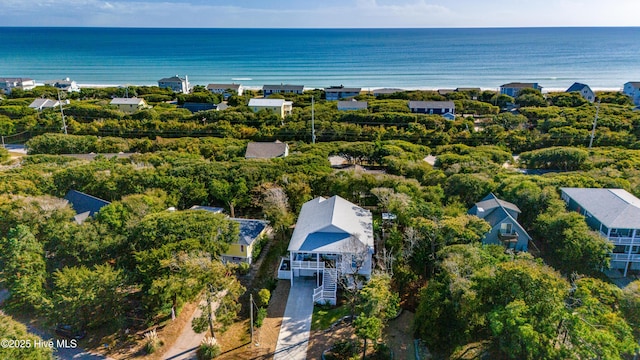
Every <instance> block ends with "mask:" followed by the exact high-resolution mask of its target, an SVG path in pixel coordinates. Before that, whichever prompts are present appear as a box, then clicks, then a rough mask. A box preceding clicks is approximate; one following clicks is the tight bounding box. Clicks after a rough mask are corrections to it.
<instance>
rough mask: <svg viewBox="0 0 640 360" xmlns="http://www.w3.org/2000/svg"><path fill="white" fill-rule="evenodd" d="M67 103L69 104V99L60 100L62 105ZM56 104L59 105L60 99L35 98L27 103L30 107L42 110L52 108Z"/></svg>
mask: <svg viewBox="0 0 640 360" xmlns="http://www.w3.org/2000/svg"><path fill="white" fill-rule="evenodd" d="M68 104H69V100H64V101H62V105H68ZM57 106H60V101H58V100H51V99H35V100H33V102H31V104H29V107H30V108H32V109H36V110H38V111H42V110H44V109H52V108H55V107H57Z"/></svg>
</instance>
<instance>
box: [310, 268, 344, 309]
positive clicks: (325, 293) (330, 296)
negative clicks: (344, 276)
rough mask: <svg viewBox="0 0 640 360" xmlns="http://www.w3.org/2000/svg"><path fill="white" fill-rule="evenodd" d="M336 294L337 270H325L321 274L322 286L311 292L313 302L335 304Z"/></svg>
mask: <svg viewBox="0 0 640 360" xmlns="http://www.w3.org/2000/svg"><path fill="white" fill-rule="evenodd" d="M337 292H338V270H337V269H336V268H325V269H324V271H323V272H322V285H321V286H319V287H317V288H315V289H314V290H313V302H316V303H327V302H328V303H330V304H331V305H335V304H336V300H337Z"/></svg>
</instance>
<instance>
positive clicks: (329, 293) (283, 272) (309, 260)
mask: <svg viewBox="0 0 640 360" xmlns="http://www.w3.org/2000/svg"><path fill="white" fill-rule="evenodd" d="M348 271H349V269H345V268H344V266H343V262H342V255H341V254H325V253H302V252H292V253H291V254H290V256H289V258H284V257H283V258H282V259H281V260H280V267H279V268H278V278H279V279H287V280H290V281H291V286H294V284H295V282H296V280H295V279H296V278H309V277H313V278H314V279H315V281H316V287H315V288H314V290H313V301H314V302H315V303H329V304H333V305H335V304H336V301H337V290H338V279H339V277H340V276H341V275H342V274H343V273H345V272H348Z"/></svg>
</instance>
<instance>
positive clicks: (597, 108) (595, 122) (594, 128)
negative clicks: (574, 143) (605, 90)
mask: <svg viewBox="0 0 640 360" xmlns="http://www.w3.org/2000/svg"><path fill="white" fill-rule="evenodd" d="M599 111H600V99H598V104H597V105H596V118H595V119H593V129H591V140H589V149H591V146H592V145H593V138H594V137H596V125H597V124H598V112H599Z"/></svg>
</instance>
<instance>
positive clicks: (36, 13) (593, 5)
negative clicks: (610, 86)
mask: <svg viewBox="0 0 640 360" xmlns="http://www.w3.org/2000/svg"><path fill="white" fill-rule="evenodd" d="M638 14H640V1H639V0H488V1H481V0H226V1H220V0H164V1H162V0H161V1H152V0H108V1H101V0H0V26H86V27H161V28H192V27H195V28H433V27H436V28H441V27H546V26H640V16H638Z"/></svg>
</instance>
